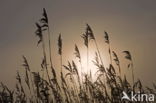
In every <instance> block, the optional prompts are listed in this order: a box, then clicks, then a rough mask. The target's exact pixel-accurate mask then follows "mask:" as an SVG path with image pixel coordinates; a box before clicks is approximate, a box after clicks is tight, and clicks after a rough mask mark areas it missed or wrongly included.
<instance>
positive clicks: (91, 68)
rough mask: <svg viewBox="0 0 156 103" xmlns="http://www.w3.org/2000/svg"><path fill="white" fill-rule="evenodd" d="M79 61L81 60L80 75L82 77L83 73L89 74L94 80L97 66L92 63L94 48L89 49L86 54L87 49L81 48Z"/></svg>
mask: <svg viewBox="0 0 156 103" xmlns="http://www.w3.org/2000/svg"><path fill="white" fill-rule="evenodd" d="M81 51H82V52H81V62H82V68H81V67H80V68H81V69H79V74H81V75H80V77H81V78H82V77H84V75H86V74H87V75H88V76H91V78H92V80H93V81H94V80H96V72H97V67H96V66H95V65H94V63H93V61H94V60H95V50H94V49H90V50H89V51H88V56H87V50H85V49H83V50H81Z"/></svg>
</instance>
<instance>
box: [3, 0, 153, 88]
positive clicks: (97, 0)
mask: <svg viewBox="0 0 156 103" xmlns="http://www.w3.org/2000/svg"><path fill="white" fill-rule="evenodd" d="M155 5H156V1H155V0H1V1H0V13H1V14H0V82H1V81H2V82H4V83H6V84H8V85H10V86H13V85H14V84H15V83H14V82H15V73H16V70H20V69H23V68H22V66H21V64H22V58H21V57H22V55H25V56H26V57H27V58H28V60H29V62H30V66H31V67H32V69H35V70H37V68H38V67H39V66H38V65H39V64H38V63H40V62H41V60H40V59H41V58H42V55H41V52H42V51H41V48H40V47H37V46H36V45H37V44H36V43H37V40H38V38H37V37H36V36H35V34H34V32H35V30H36V27H35V22H37V21H38V20H39V19H40V17H41V16H42V8H46V10H47V13H48V16H49V21H50V28H51V29H50V31H51V33H52V34H53V38H52V40H53V46H55V47H54V53H53V54H52V55H53V56H54V61H55V64H56V65H57V64H58V62H59V61H58V60H59V59H58V57H57V56H55V55H56V54H57V49H56V47H57V37H58V34H59V33H62V37H63V40H64V58H65V60H64V64H66V59H67V57H69V55H73V50H74V44H75V43H78V44H79V43H80V42H83V41H82V39H81V37H80V35H81V34H82V33H83V32H84V31H85V24H86V23H88V24H90V25H91V27H92V29H93V31H94V33H95V35H96V38H97V39H98V41H99V42H98V43H100V47H104V48H107V47H105V46H106V45H105V44H102V43H104V40H103V35H104V34H103V32H104V30H105V31H107V32H108V33H109V34H110V38H111V44H112V48H113V49H114V50H115V51H116V52H117V54H119V56H120V57H121V58H122V60H123V54H122V53H121V52H122V51H123V50H129V51H131V53H132V56H133V60H134V65H135V75H136V78H140V79H141V80H142V81H143V83H144V84H146V85H150V84H152V83H153V82H155V78H156V75H155V73H156V48H155V44H156V6H155ZM82 51H84V50H82ZM67 60H68V59H67ZM123 69H124V71H127V72H126V73H130V70H125V68H123ZM155 83H156V82H155Z"/></svg>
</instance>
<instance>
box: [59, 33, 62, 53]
mask: <svg viewBox="0 0 156 103" xmlns="http://www.w3.org/2000/svg"><path fill="white" fill-rule="evenodd" d="M58 54H59V55H62V38H61V34H60V35H59V37H58Z"/></svg>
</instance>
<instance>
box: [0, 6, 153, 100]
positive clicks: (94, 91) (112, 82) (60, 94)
mask: <svg viewBox="0 0 156 103" xmlns="http://www.w3.org/2000/svg"><path fill="white" fill-rule="evenodd" d="M36 27H37V30H36V32H35V34H36V35H37V36H38V37H39V41H38V42H37V44H38V46H40V44H42V45H41V47H42V50H43V59H42V63H41V69H40V70H38V71H39V72H33V71H32V69H31V67H30V66H29V63H28V60H27V58H26V57H25V56H23V64H22V65H23V68H24V70H25V75H21V73H19V72H17V76H16V80H17V82H16V88H15V89H14V90H10V89H9V88H8V87H7V86H6V85H4V84H3V83H1V84H0V103H131V102H128V101H122V100H121V97H122V91H125V92H127V93H129V92H130V91H131V90H133V91H134V92H137V91H138V90H139V91H140V92H141V93H153V94H156V85H155V84H153V89H151V88H149V87H144V86H143V85H142V83H141V80H137V81H135V80H136V78H135V76H134V68H133V61H132V56H131V53H130V52H129V51H123V53H124V54H125V58H126V59H127V60H129V64H128V66H127V68H131V70H132V81H133V83H130V82H129V80H127V77H126V75H125V74H122V72H121V71H122V69H123V68H121V66H120V65H121V64H120V63H121V62H120V58H119V57H118V55H117V53H116V52H115V51H112V49H111V44H110V38H109V35H108V33H107V32H106V31H105V32H104V38H103V39H104V40H105V43H106V44H108V53H109V57H110V64H109V67H106V66H105V65H104V63H103V58H104V57H102V55H101V53H102V52H103V51H100V49H99V45H98V43H97V39H96V37H95V35H94V33H93V30H92V29H91V26H90V25H89V24H86V29H85V33H84V34H83V35H82V36H81V37H82V38H83V40H84V46H86V48H87V49H86V55H87V64H86V65H87V68H85V67H84V66H83V64H82V57H81V50H79V47H78V46H77V45H76V44H75V52H74V55H75V57H76V59H78V61H79V62H75V60H72V61H67V65H65V64H63V62H62V61H63V55H62V53H63V50H62V48H63V41H62V36H61V34H60V35H59V37H58V41H57V42H58V56H60V71H61V72H60V75H57V73H58V71H57V70H58V67H54V65H53V62H52V60H53V58H52V54H51V53H53V52H52V50H51V48H52V44H51V39H50V38H51V37H50V34H51V33H50V28H49V23H48V15H47V12H46V10H45V9H43V15H42V17H41V19H40V20H39V21H38V22H37V23H36ZM45 35H48V40H46V39H45V38H44V37H45ZM91 41H93V42H94V44H95V46H96V49H95V58H94V59H93V60H92V61H93V64H94V65H95V66H96V68H97V72H96V74H95V75H96V80H93V79H92V76H91V75H92V70H93V68H89V66H88V65H89V45H91V44H90V42H91ZM46 42H48V45H45V44H46ZM101 45H103V44H101ZM46 46H47V47H48V48H49V49H48V51H46V49H45V48H46ZM48 55H49V57H48ZM48 59H49V62H50V63H49V62H48ZM113 62H114V63H115V65H117V66H114V63H113ZM48 64H50V66H49V65H48ZM83 69H87V73H86V74H85V73H84V72H83ZM123 75H124V77H122V76H123ZM23 78H24V79H23ZM137 103H139V102H137ZM146 103H148V102H146Z"/></svg>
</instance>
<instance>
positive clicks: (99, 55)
mask: <svg viewBox="0 0 156 103" xmlns="http://www.w3.org/2000/svg"><path fill="white" fill-rule="evenodd" d="M94 42H95V45H96V49H97V52H98V54H99V57H100V61H101V63H102V65H103V67H104V63H103V61H102V57H101V54H100V50H99V48H98V45H97V42H96V39H94ZM105 72H106V71H105Z"/></svg>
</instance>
